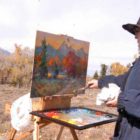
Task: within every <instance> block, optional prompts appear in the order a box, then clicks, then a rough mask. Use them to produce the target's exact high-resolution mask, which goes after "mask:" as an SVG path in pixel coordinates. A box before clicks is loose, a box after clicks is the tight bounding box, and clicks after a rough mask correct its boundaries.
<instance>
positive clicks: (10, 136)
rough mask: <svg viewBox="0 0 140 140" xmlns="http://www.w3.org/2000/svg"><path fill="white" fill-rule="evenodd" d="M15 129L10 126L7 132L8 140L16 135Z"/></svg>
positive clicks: (11, 139)
mask: <svg viewBox="0 0 140 140" xmlns="http://www.w3.org/2000/svg"><path fill="white" fill-rule="evenodd" d="M16 132H17V130H16V129H14V128H11V130H10V133H9V134H8V140H13V139H14V137H15V135H16Z"/></svg>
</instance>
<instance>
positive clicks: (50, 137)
mask: <svg viewBox="0 0 140 140" xmlns="http://www.w3.org/2000/svg"><path fill="white" fill-rule="evenodd" d="M29 91H30V88H15V87H12V86H9V85H0V101H1V102H0V140H6V136H7V133H8V131H9V130H10V114H5V113H4V112H5V104H6V103H7V102H9V103H12V102H13V101H14V100H16V99H17V98H18V97H20V96H22V95H24V94H26V93H28V92H29ZM98 92H99V90H98V89H96V90H91V89H87V90H86V93H85V94H80V95H78V96H75V97H73V98H72V102H71V105H72V106H84V107H88V108H91V109H98V110H102V111H105V112H110V113H114V114H117V111H116V108H111V107H106V106H96V105H95V101H96V95H97V93H98ZM114 127H115V123H110V124H105V125H101V126H97V127H92V128H89V129H85V130H76V133H77V136H78V138H79V140H109V138H110V137H111V136H112V135H113V131H114ZM59 128H60V126H59V125H57V124H50V125H48V126H46V127H44V128H42V129H41V135H40V140H55V139H56V136H57V134H58V130H59ZM25 140H32V136H29V137H27V138H26V139H25ZM61 140H73V137H72V135H71V133H70V131H69V129H68V128H65V129H64V131H63V133H62V136H61Z"/></svg>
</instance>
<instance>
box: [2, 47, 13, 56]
mask: <svg viewBox="0 0 140 140" xmlns="http://www.w3.org/2000/svg"><path fill="white" fill-rule="evenodd" d="M0 54H1V55H10V54H11V53H10V52H9V51H7V50H5V49H2V48H1V47H0Z"/></svg>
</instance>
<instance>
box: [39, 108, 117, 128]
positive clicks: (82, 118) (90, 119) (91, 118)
mask: <svg viewBox="0 0 140 140" xmlns="http://www.w3.org/2000/svg"><path fill="white" fill-rule="evenodd" d="M40 114H41V115H43V116H44V117H49V118H51V119H56V120H58V121H62V122H66V123H69V124H72V125H76V126H79V127H80V126H85V125H90V124H94V123H100V122H105V121H109V120H110V119H115V118H116V116H114V115H111V114H109V113H104V112H101V111H96V110H90V109H87V108H70V109H62V110H61V109H60V110H53V111H47V112H41V113H40Z"/></svg>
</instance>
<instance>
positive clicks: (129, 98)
mask: <svg viewBox="0 0 140 140" xmlns="http://www.w3.org/2000/svg"><path fill="white" fill-rule="evenodd" d="M118 111H119V112H120V113H127V114H128V115H131V116H133V117H135V118H138V119H140V90H136V89H130V90H128V91H126V92H125V93H123V92H122V93H121V94H120V95H119V98H118Z"/></svg>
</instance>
